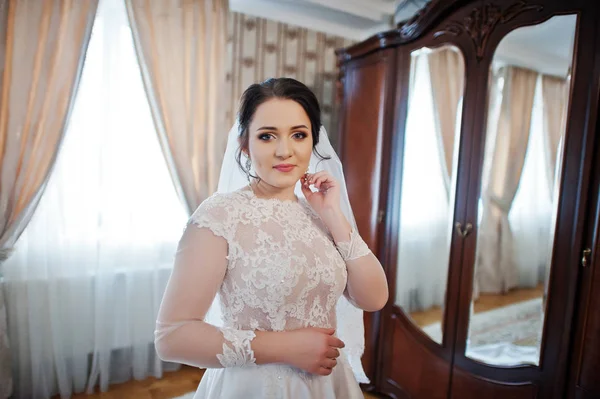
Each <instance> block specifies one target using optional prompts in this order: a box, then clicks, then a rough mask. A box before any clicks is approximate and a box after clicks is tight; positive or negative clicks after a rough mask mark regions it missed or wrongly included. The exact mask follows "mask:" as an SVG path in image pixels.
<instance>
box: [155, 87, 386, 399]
mask: <svg viewBox="0 0 600 399" xmlns="http://www.w3.org/2000/svg"><path fill="white" fill-rule="evenodd" d="M325 152H328V153H325ZM234 165H235V166H234ZM309 169H311V170H309ZM317 169H319V171H317ZM332 171H333V172H332ZM336 171H337V172H336ZM311 172H312V173H311ZM336 173H337V174H338V176H334V174H336ZM236 176H237V177H236ZM239 176H243V177H244V178H246V179H247V180H246V184H245V185H243V186H241V185H240V184H239V181H240V179H239ZM240 186H241V188H239V187H240ZM218 191H219V192H218V193H216V194H215V195H213V196H211V197H210V198H208V199H207V200H206V201H204V202H203V203H202V204H201V205H200V207H199V208H198V209H197V211H196V212H195V213H194V214H193V215H192V217H191V218H190V222H189V224H188V226H187V228H186V230H185V232H184V234H183V237H182V238H181V242H180V245H179V248H178V251H177V255H176V260H175V266H174V269H173V273H172V275H171V278H170V280H169V283H168V286H167V289H166V292H165V295H164V298H163V302H162V304H161V309H160V312H159V316H158V321H157V330H156V348H157V351H158V353H159V356H160V357H161V359H163V360H167V361H173V362H180V363H185V364H189V365H193V366H197V367H202V368H207V371H206V373H205V375H204V377H203V379H202V382H201V383H200V386H199V387H198V390H197V392H196V395H195V396H194V398H195V399H199V398H210V399H217V398H231V399H233V398H270V397H272V398H294V399H308V398H315V399H327V398H331V399H333V398H344V399H353V398H363V395H362V392H361V390H360V388H359V385H358V381H357V378H356V377H355V375H356V376H358V377H359V379H362V380H363V381H364V379H365V378H366V377H364V374H363V371H362V367H361V365H360V356H361V355H362V347H363V345H364V330H363V325H362V311H361V310H364V311H377V310H379V309H381V308H382V307H383V306H384V305H385V303H386V302H387V299H388V287H387V282H386V278H385V275H384V273H383V269H382V267H381V264H380V263H379V261H378V260H377V258H376V257H375V256H374V255H373V253H372V252H371V251H370V250H369V248H368V247H367V245H366V244H365V243H364V241H363V240H362V239H361V237H360V236H359V235H358V232H357V231H356V228H355V222H354V217H353V215H352V211H351V208H350V204H349V201H348V198H347V192H346V188H345V183H344V181H343V174H342V173H341V165H340V163H339V159H338V158H337V155H336V154H335V152H333V149H332V148H331V145H330V144H329V140H328V138H327V134H326V132H325V131H324V129H323V128H322V126H321V118H320V107H319V103H318V101H317V99H316V97H315V95H314V94H313V93H312V92H311V91H310V89H308V88H307V87H306V86H305V85H304V84H302V83H300V82H298V81H296V80H293V79H286V78H281V79H270V80H267V81H265V82H263V83H261V84H254V85H252V86H250V87H249V88H248V89H247V90H246V92H245V93H244V95H243V97H242V100H241V106H240V110H239V113H238V122H237V123H236V126H234V128H233V129H232V132H231V133H230V138H229V143H228V148H227V151H226V154H225V159H224V161H223V167H222V170H221V179H220V182H219V190H218ZM215 298H216V299H215ZM213 301H214V304H213ZM342 302H343V303H345V304H346V306H345V307H344V306H343V303H342ZM348 302H350V303H351V304H352V305H349V304H348ZM211 304H213V308H211ZM209 308H210V309H211V311H212V310H213V309H215V310H216V311H217V312H221V313H222V318H221V320H222V322H221V324H222V325H220V326H218V325H217V324H219V323H216V322H215V323H212V324H211V323H210V320H208V319H207V312H208V311H209ZM215 320H217V319H215ZM342 326H343V328H342ZM342 330H345V334H344V331H342ZM346 336H347V337H348V340H350V341H351V342H352V344H351V345H348V346H349V347H348V348H346V349H343V348H345V346H346V344H345V343H344V342H343V341H342V339H346V338H345V337H346ZM340 338H342V339H340ZM353 359H354V360H353ZM353 371H354V373H353ZM361 376H362V378H361Z"/></svg>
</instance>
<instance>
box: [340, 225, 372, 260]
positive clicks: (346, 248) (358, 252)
mask: <svg viewBox="0 0 600 399" xmlns="http://www.w3.org/2000/svg"><path fill="white" fill-rule="evenodd" d="M336 246H337V249H338V252H339V253H340V255H342V259H344V261H346V262H348V261H350V260H355V259H358V258H362V257H363V256H366V255H368V254H370V253H371V250H370V249H369V247H368V246H367V244H366V243H365V242H364V241H363V239H362V237H361V236H360V235H359V234H358V231H356V229H352V233H351V234H350V241H348V242H338V243H337V244H336Z"/></svg>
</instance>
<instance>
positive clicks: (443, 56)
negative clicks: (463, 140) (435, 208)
mask: <svg viewBox="0 0 600 399" xmlns="http://www.w3.org/2000/svg"><path fill="white" fill-rule="evenodd" d="M427 58H428V60H429V76H430V78H431V90H432V96H433V105H434V112H435V121H436V133H437V136H438V140H437V141H438V149H439V151H440V158H441V160H442V163H441V166H442V168H443V170H444V172H443V176H444V181H445V185H446V193H447V197H448V198H450V197H449V195H450V183H451V179H452V166H453V165H452V164H453V162H452V161H453V158H454V157H453V155H454V138H455V136H456V120H457V109H458V104H459V102H460V99H461V97H462V94H463V86H464V73H463V71H464V65H463V58H462V56H461V54H460V53H459V52H458V51H456V50H451V49H442V50H437V51H434V52H432V53H431V54H429V55H428V57H427Z"/></svg>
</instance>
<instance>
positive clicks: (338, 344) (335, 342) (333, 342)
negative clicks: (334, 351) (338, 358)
mask: <svg viewBox="0 0 600 399" xmlns="http://www.w3.org/2000/svg"><path fill="white" fill-rule="evenodd" d="M329 346H332V347H334V348H343V347H345V346H346V345H345V344H344V342H343V341H342V340H341V339H339V338H337V337H333V336H332V337H331V338H330V339H329Z"/></svg>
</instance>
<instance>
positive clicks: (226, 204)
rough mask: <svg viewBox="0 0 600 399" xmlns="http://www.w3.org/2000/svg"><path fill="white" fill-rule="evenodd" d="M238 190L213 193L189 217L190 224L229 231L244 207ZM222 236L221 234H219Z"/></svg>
mask: <svg viewBox="0 0 600 399" xmlns="http://www.w3.org/2000/svg"><path fill="white" fill-rule="evenodd" d="M244 203H245V201H244V198H243V197H242V196H241V192H240V190H238V191H233V192H230V193H214V194H212V195H211V196H210V197H208V198H206V199H205V200H204V201H202V203H201V204H200V206H198V208H197V209H196V210H195V211H194V213H193V214H192V216H191V217H190V223H193V224H195V225H196V226H198V227H209V228H211V229H212V230H214V229H215V228H216V227H217V226H219V229H225V230H228V231H231V229H232V227H233V226H234V224H235V223H236V221H237V220H238V219H239V213H240V211H241V210H242V209H243V206H244ZM219 235H222V234H219Z"/></svg>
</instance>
